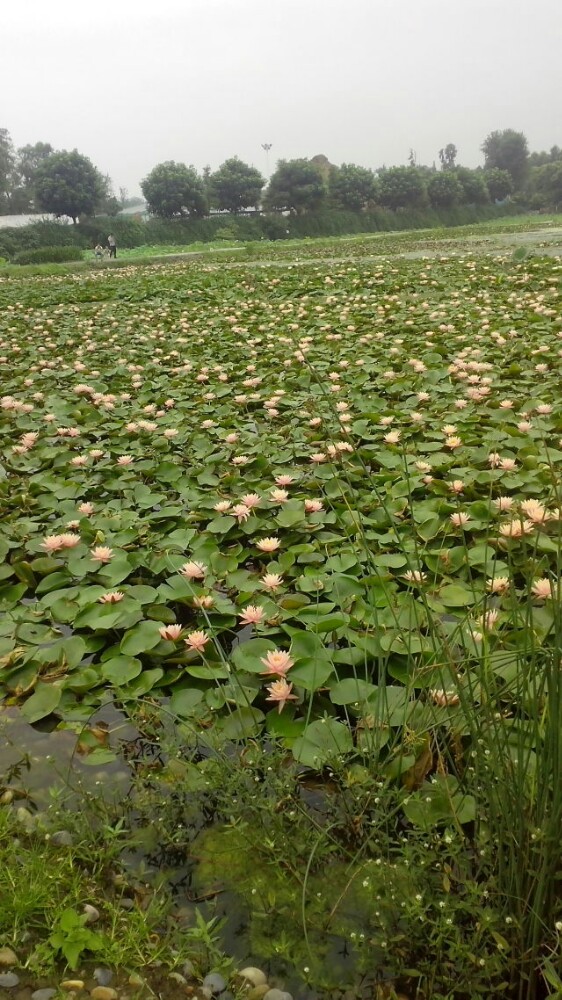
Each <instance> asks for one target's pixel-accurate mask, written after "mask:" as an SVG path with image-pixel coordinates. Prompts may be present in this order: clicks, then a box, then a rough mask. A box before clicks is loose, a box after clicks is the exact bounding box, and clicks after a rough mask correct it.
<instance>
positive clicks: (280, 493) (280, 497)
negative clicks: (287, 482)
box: [270, 489, 289, 503]
mask: <svg viewBox="0 0 562 1000" xmlns="http://www.w3.org/2000/svg"><path fill="white" fill-rule="evenodd" d="M288 499H289V494H288V493H287V490H278V489H273V490H270V503H287V500H288Z"/></svg>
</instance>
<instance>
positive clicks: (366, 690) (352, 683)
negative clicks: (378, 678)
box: [330, 677, 378, 705]
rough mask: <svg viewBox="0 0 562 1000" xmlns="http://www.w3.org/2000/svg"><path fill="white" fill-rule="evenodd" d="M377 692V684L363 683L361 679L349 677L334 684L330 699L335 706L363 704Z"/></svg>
mask: <svg viewBox="0 0 562 1000" xmlns="http://www.w3.org/2000/svg"><path fill="white" fill-rule="evenodd" d="M377 691H378V688H377V686H376V685H375V684H370V683H369V682H368V681H363V680H361V678H360V677H357V678H355V677H347V678H346V679H345V680H343V681H339V682H338V683H337V684H334V686H333V687H332V688H331V689H330V698H331V700H332V701H333V703H334V705H354V704H362V703H363V702H365V701H366V700H367V698H370V697H372V695H373V694H376V692H377Z"/></svg>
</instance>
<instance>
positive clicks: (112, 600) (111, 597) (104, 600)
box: [98, 590, 125, 604]
mask: <svg viewBox="0 0 562 1000" xmlns="http://www.w3.org/2000/svg"><path fill="white" fill-rule="evenodd" d="M124 596H125V594H124V593H123V591H122V590H111V591H109V592H108V593H107V594H102V595H101V597H98V601H99V602H100V604H118V603H119V601H122V600H123V598H124Z"/></svg>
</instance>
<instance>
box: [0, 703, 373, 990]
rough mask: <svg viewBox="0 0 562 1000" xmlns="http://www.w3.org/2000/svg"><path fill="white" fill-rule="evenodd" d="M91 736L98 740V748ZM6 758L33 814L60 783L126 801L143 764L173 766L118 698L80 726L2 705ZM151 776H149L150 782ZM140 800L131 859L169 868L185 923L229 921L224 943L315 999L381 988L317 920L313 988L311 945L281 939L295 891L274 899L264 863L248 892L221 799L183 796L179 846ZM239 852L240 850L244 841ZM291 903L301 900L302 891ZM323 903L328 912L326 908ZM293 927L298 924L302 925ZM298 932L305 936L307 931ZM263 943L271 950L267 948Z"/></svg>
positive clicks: (19, 801)
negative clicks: (188, 800)
mask: <svg viewBox="0 0 562 1000" xmlns="http://www.w3.org/2000/svg"><path fill="white" fill-rule="evenodd" d="M85 733H87V734H88V736H89V738H90V739H89V745H88V743H86V750H87V751H90V752H84V750H85V747H84V745H83V739H84V734H85ZM92 741H94V742H97V743H98V748H95V749H94V751H93V752H91V746H92ZM110 752H111V753H112V754H113V759H107V760H106V761H105V762H104V759H103V754H104V753H105V755H106V756H107V758H109V754H110ZM0 761H1V772H0V777H1V779H2V785H3V787H4V789H5V790H6V789H7V790H10V791H13V792H14V799H13V801H12V806H11V807H12V808H15V809H20V810H21V809H22V808H23V809H25V810H27V811H28V812H29V813H31V814H32V815H33V814H34V813H36V812H38V811H44V810H46V809H47V808H48V806H49V803H50V802H52V798H53V791H54V790H57V789H58V790H60V791H61V792H63V793H64V803H65V806H64V808H65V809H76V810H79V809H80V808H81V804H82V803H83V801H84V796H85V795H86V794H90V795H92V794H93V795H95V796H96V797H98V796H99V797H100V798H103V799H104V801H106V802H107V803H108V804H110V803H111V802H115V803H126V802H127V800H128V797H129V796H130V795H131V794H132V792H133V789H134V788H135V783H136V777H137V775H138V773H139V769H144V774H145V777H146V775H147V774H150V772H151V771H154V772H158V770H161V768H162V767H164V766H165V765H166V755H165V753H164V752H163V751H162V750H161V748H160V745H159V742H158V739H157V738H154V737H153V736H150V737H148V736H147V735H145V734H143V733H141V732H140V731H139V729H137V728H136V727H135V726H134V725H133V724H132V722H131V721H130V720H129V719H128V718H127V717H126V716H125V714H124V713H123V712H122V711H120V710H119V708H118V707H117V706H116V705H115V704H113V703H112V702H109V703H108V704H107V705H105V706H104V707H102V708H100V709H99V710H98V711H96V713H95V714H93V715H92V717H91V718H90V720H89V722H88V724H87V727H84V726H81V727H80V728H79V729H78V731H77V732H75V731H73V730H72V729H62V730H61V729H53V728H52V727H51V726H49V725H48V720H45V723H43V724H35V725H30V724H29V723H28V722H27V721H26V720H25V719H24V718H23V716H22V715H21V713H20V711H19V710H18V709H17V708H15V707H4V708H3V709H1V710H0ZM149 784H150V778H148V781H147V784H146V787H148V785H149ZM331 794H333V792H332V791H331V790H330V788H329V786H325V785H323V784H322V783H321V782H320V781H316V782H311V783H309V784H307V783H304V784H303V785H302V787H301V789H300V795H301V799H302V802H303V803H304V805H305V806H306V808H307V810H308V811H309V814H310V816H311V817H313V818H314V821H315V822H317V823H318V822H322V819H323V814H324V812H325V809H326V804H327V801H328V798H329V796H330V795H331ZM172 796H173V792H172ZM131 801H132V808H131V810H130V811H129V812H128V819H129V821H130V822H131V828H132V833H133V835H134V839H135V841H136V844H137V847H136V849H135V850H132V849H131V848H128V849H127V852H126V854H125V855H124V857H123V861H124V863H125V864H126V866H127V867H128V868H129V869H130V870H131V873H132V874H133V875H134V874H135V872H136V871H142V873H143V874H142V877H143V879H144V878H146V879H147V880H148V881H150V880H151V879H152V878H154V880H155V881H156V880H157V879H159V878H161V877H162V875H164V876H165V879H166V882H167V884H168V885H169V886H170V888H171V889H172V893H173V896H174V899H175V913H176V916H177V918H178V920H179V921H180V922H184V923H185V925H186V926H191V925H192V924H193V922H194V920H195V913H196V910H199V911H200V912H201V913H202V915H203V916H204V917H205V919H210V918H211V917H216V918H218V919H219V920H220V921H223V927H222V932H221V945H222V948H223V950H224V952H225V953H226V954H228V955H230V956H232V957H233V958H234V959H235V961H236V962H237V963H242V964H247V963H248V961H250V962H251V964H253V965H257V966H258V967H260V968H263V969H264V971H265V972H266V974H267V975H268V977H270V980H271V979H273V980H277V981H279V982H283V983H284V984H285V988H286V989H288V990H289V991H290V992H291V993H292V994H293V995H294V996H297V997H298V998H299V1000H314V998H316V997H319V996H326V995H329V994H330V991H331V990H332V989H335V988H336V987H342V988H343V987H345V986H347V987H350V986H352V988H353V990H354V993H355V994H356V995H357V996H361V995H362V990H363V988H365V990H366V993H365V995H366V996H367V995H369V996H372V995H373V992H372V991H373V975H372V974H371V975H370V976H365V975H364V973H363V972H361V971H360V970H359V968H358V965H357V955H356V954H355V953H354V951H353V949H352V948H351V947H350V943H349V940H348V939H347V937H346V936H345V937H342V936H341V935H338V934H337V933H335V932H331V931H330V930H329V928H328V929H327V930H326V932H325V933H324V932H322V934H321V936H320V937H319V935H318V928H314V927H311V928H310V930H309V933H310V937H311V945H312V950H313V951H314V949H315V945H316V947H317V949H318V952H319V953H320V952H321V958H320V954H318V959H319V961H318V962H317V963H316V969H315V970H314V972H315V975H314V981H315V982H316V983H317V984H319V985H318V987H317V988H315V989H311V988H309V987H308V986H307V985H306V980H307V979H308V978H309V977H308V975H307V972H305V969H307V971H308V968H307V965H306V962H307V961H308V960H307V959H306V953H305V952H303V951H302V949H301V952H300V954H299V956H298V957H297V955H296V954H293V951H294V943H293V944H291V934H289V936H288V938H287V940H284V937H283V932H282V931H281V932H280V936H279V941H278V943H276V941H275V936H276V935H277V933H278V932H279V927H282V925H283V920H284V915H283V913H284V911H283V907H287V906H288V903H289V898H288V896H287V897H286V898H285V899H284V900H281V899H280V897H279V886H277V890H276V891H277V897H276V899H275V900H274V899H273V896H271V897H270V898H269V902H268V900H267V899H264V898H263V897H264V892H263V884H264V883H263V874H264V873H263V870H262V871H261V873H259V878H258V871H257V868H256V872H255V874H256V880H257V881H256V884H258V885H260V886H261V888H260V890H259V891H257V890H253V891H257V892H258V894H257V897H256V900H255V903H249V902H248V892H247V885H246V892H245V893H244V894H242V893H238V892H236V891H235V890H236V886H235V882H236V873H235V865H234V863H233V861H232V860H230V859H229V854H228V852H229V850H231V847H229V845H228V843H227V842H226V841H225V842H224V844H225V846H224V847H223V842H222V840H221V830H222V825H219V824H218V823H217V818H216V815H214V813H213V812H212V808H211V810H209V809H207V808H201V803H200V802H199V804H198V805H197V806H196V807H195V808H193V809H188V810H187V811H186V814H185V816H183V814H182V812H181V810H182V808H183V806H184V804H185V800H184V799H182V800H181V801H180V803H179V809H180V813H179V815H180V818H183V819H184V825H185V834H186V836H185V838H184V839H185V843H184V844H181V843H180V844H178V845H171V844H170V843H168V844H163V843H162V842H161V840H160V839H159V837H158V830H157V826H156V825H154V826H151V824H147V823H146V813H145V814H144V817H143V814H142V813H136V811H135V805H134V794H133V798H132V800H131ZM125 809H126V807H125ZM135 816H136V817H137V818H135ZM139 817H140V821H139ZM217 837H218V838H219V839H216V838H217ZM234 851H235V853H237V852H236V845H235V848H234ZM253 864H254V861H253V859H252V858H251V857H249V856H247V857H246V858H245V863H244V865H243V866H242V867H243V869H244V872H245V875H244V878H245V879H246V880H247V878H248V874H247V873H248V870H249V871H250V872H251V871H252V867H253ZM256 864H257V862H256ZM262 868H263V864H262ZM233 872H234V875H233ZM250 877H252V876H251V875H250ZM272 892H273V886H272ZM265 895H266V896H267V893H266V894H265ZM318 895H320V894H319V893H318ZM290 903H291V906H292V905H293V904H294V900H291V901H290ZM275 911H278V912H277V913H276V912H275ZM317 911H318V913H319V914H320V911H321V908H320V909H318V908H317ZM349 917H351V919H352V920H353V919H354V915H353V913H351V914H348V918H349ZM355 917H356V927H357V934H358V935H359V934H360V933H361V931H362V920H363V916H362V913H361V912H360V911H359V910H358V911H357V913H356V914H355ZM276 918H279V919H276ZM278 924H279V926H278ZM274 928H275V929H274ZM294 930H295V928H294V927H293V928H292V932H293V933H294ZM272 935H273V937H272ZM299 937H302V935H301V932H300V931H299ZM260 942H262V943H263V950H260ZM303 954H304V955H305V957H304V958H303ZM309 964H310V965H312V964H313V961H310V963H309ZM311 972H312V970H311ZM373 972H376V979H377V981H379V982H380V980H381V978H382V979H384V978H385V977H384V976H382V977H381V974H380V971H379V970H373ZM320 984H321V985H320Z"/></svg>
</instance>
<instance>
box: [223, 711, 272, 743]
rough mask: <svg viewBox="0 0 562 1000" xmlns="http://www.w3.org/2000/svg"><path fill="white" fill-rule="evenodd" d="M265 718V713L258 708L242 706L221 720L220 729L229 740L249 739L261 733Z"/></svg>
mask: <svg viewBox="0 0 562 1000" xmlns="http://www.w3.org/2000/svg"><path fill="white" fill-rule="evenodd" d="M264 719H265V715H264V714H263V712H260V710H259V709H258V708H249V707H241V708H237V709H235V710H234V712H231V713H230V715H229V716H227V718H226V719H225V720H224V721H223V722H221V724H220V729H221V732H222V735H223V736H224V737H225V739H227V740H244V739H249V738H250V737H252V736H257V735H258V734H259V732H260V731H261V728H262V726H263V722H264Z"/></svg>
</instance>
